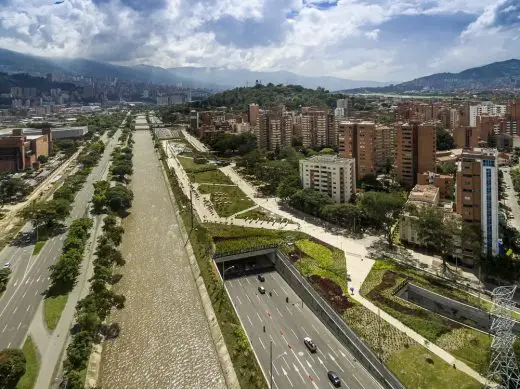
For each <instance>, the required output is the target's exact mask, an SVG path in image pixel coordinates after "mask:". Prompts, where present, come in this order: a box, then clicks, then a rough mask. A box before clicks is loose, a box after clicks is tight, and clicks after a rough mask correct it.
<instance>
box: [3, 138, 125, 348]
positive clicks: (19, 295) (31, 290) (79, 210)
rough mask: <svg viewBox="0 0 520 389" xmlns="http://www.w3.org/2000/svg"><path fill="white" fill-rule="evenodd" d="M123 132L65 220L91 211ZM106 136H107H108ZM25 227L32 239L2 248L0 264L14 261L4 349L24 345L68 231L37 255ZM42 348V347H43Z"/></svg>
mask: <svg viewBox="0 0 520 389" xmlns="http://www.w3.org/2000/svg"><path fill="white" fill-rule="evenodd" d="M118 135H119V132H118V133H116V134H115V135H114V136H113V137H112V139H110V140H109V142H108V143H107V145H106V147H105V152H104V153H103V156H102V158H101V159H100V161H99V163H98V165H97V166H96V167H94V168H93V170H92V173H91V174H90V175H89V176H88V178H87V181H86V182H85V184H84V186H83V188H82V189H81V190H80V191H79V192H78V193H77V195H76V199H75V201H74V203H73V205H72V211H71V214H70V216H69V218H68V219H67V220H66V222H65V224H66V225H67V226H68V225H69V224H70V223H71V222H72V221H73V220H74V219H77V218H79V217H82V216H84V215H86V214H87V213H88V205H89V201H90V199H91V198H92V194H93V191H94V188H93V186H92V184H93V183H94V182H95V181H99V180H101V179H102V178H103V176H104V175H105V174H106V172H107V171H108V169H109V163H110V153H111V152H112V150H113V149H114V147H115V146H116V145H117V138H118ZM104 139H106V136H105V138H104ZM22 231H23V232H24V235H27V237H28V240H29V242H26V243H25V244H24V245H20V244H19V243H16V244H11V245H10V246H7V247H5V248H4V249H3V250H2V251H1V252H0V264H1V265H2V266H3V264H4V263H5V262H10V263H11V265H12V273H11V277H10V280H9V283H8V285H7V289H6V291H5V292H4V294H3V296H2V297H1V298H0V350H2V349H4V348H9V347H21V345H22V344H23V342H24V339H25V336H26V334H27V331H28V329H29V326H30V324H31V322H32V320H33V317H34V315H35V313H36V310H37V308H38V306H39V304H40V303H41V301H42V299H43V297H44V296H43V292H44V291H45V290H46V289H47V287H48V286H49V277H48V276H49V270H48V269H49V266H50V265H52V264H53V263H54V261H55V260H56V259H57V258H58V257H59V256H60V254H61V250H62V246H63V241H64V240H65V237H66V232H64V233H63V234H60V235H57V236H55V237H53V238H51V239H49V240H48V241H47V242H46V243H45V246H44V247H43V249H42V250H41V251H40V253H39V255H37V256H33V255H32V253H33V250H34V238H33V237H32V235H33V228H32V226H31V224H30V223H28V224H26V225H25V226H24V227H23V229H22ZM40 351H42V350H40Z"/></svg>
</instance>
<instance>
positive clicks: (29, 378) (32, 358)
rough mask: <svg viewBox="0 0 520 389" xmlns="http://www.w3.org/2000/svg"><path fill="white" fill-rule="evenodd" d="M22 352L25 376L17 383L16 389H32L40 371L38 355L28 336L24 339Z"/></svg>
mask: <svg viewBox="0 0 520 389" xmlns="http://www.w3.org/2000/svg"><path fill="white" fill-rule="evenodd" d="M22 351H23V354H24V355H25V360H26V364H25V374H24V375H23V376H22V378H20V381H18V385H16V389H32V388H33V387H34V384H35V383H36V378H37V377H38V372H39V371H40V355H39V354H38V349H37V348H36V345H35V344H34V343H33V341H32V338H31V337H30V336H28V337H27V339H25V342H24V344H23V347H22Z"/></svg>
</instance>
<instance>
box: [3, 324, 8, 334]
mask: <svg viewBox="0 0 520 389" xmlns="http://www.w3.org/2000/svg"><path fill="white" fill-rule="evenodd" d="M6 328H7V324H6V325H5V327H4V329H3V330H2V333H4V331H5V329H6Z"/></svg>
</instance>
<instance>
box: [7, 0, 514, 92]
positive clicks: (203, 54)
mask: <svg viewBox="0 0 520 389" xmlns="http://www.w3.org/2000/svg"><path fill="white" fill-rule="evenodd" d="M210 11H211V12H210ZM519 16H520V6H518V5H517V4H516V0H432V1H423V0H365V1H361V0H349V1H346V0H255V1H245V2H244V1H239V0H227V1H223V0H196V1H191V0H190V1H188V0H149V1H146V2H142V1H137V0H118V1H115V0H68V1H66V2H64V3H62V4H53V2H52V1H49V0H7V1H4V2H2V3H1V4H0V47H3V48H7V49H11V50H16V51H21V52H25V53H29V54H35V55H44V56H51V57H81V58H89V59H95V60H99V61H107V62H111V63H116V64H126V65H136V64H149V65H155V66H161V67H165V68H168V67H180V66H197V67H205V66H208V67H231V68H243V69H249V70H256V71H277V70H288V71H292V72H294V73H297V74H301V75H305V76H323V75H327V76H335V77H341V78H349V79H354V80H374V81H393V82H399V81H406V80H410V79H412V78H416V77H421V76H424V75H428V74H432V73H438V72H445V71H446V72H458V71H461V70H464V69H466V68H471V67H474V66H480V65H483V64H486V63H491V62H495V61H502V60H507V59H510V58H512V57H514V53H518V52H520V39H518V38H519V37H520V33H519V29H518V27H519V26H520V18H519ZM482 47H485V48H486V50H482Z"/></svg>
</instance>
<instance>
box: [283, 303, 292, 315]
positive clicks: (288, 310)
mask: <svg viewBox="0 0 520 389" xmlns="http://www.w3.org/2000/svg"><path fill="white" fill-rule="evenodd" d="M285 309H287V312H289V313H290V314H291V316H292V314H293V313H292V312H291V310H290V309H289V308H287V305H286V306H285Z"/></svg>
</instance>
